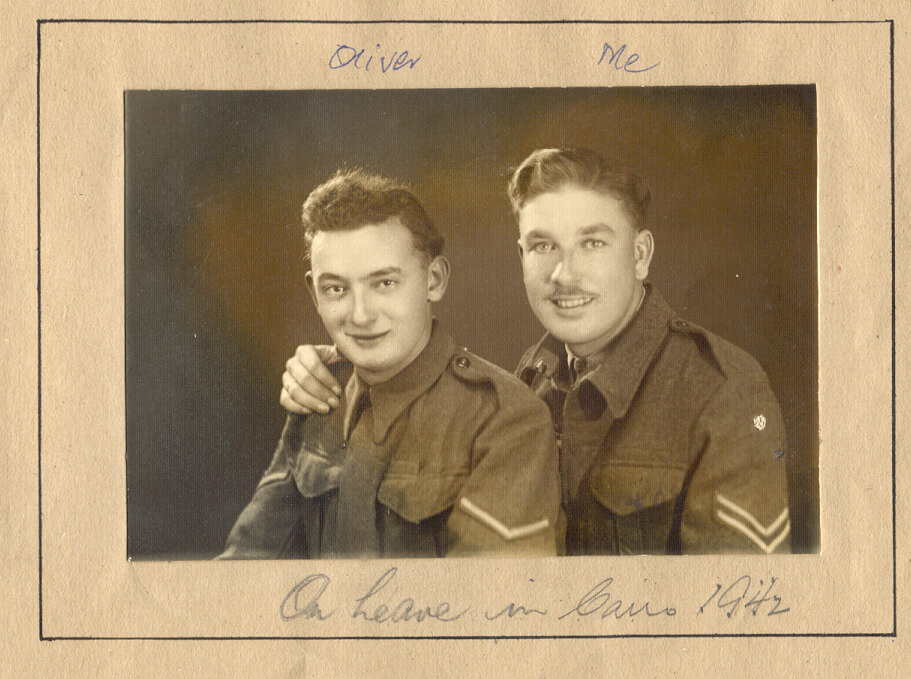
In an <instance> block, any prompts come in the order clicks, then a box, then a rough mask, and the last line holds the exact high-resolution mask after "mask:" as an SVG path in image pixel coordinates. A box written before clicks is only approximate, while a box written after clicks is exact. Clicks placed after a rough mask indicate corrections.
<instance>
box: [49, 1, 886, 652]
mask: <svg viewBox="0 0 911 679" xmlns="http://www.w3.org/2000/svg"><path fill="white" fill-rule="evenodd" d="M71 23H81V24H160V25H196V24H212V25H215V24H302V25H306V24H320V25H363V24H421V25H423V24H428V25H433V24H454V25H504V24H506V25H578V24H582V25H607V24H631V25H659V24H660V25H730V24H775V25H782V24H788V25H791V24H795V25H801V24H804V25H805V24H814V25H827V24H882V23H887V24H889V110H890V117H889V137H890V139H889V148H890V169H891V181H890V185H891V196H890V208H891V220H892V223H891V240H892V248H891V265H892V280H891V285H892V631H891V632H857V633H854V632H831V633H830V632H798V633H781V634H776V633H756V634H749V633H739V634H725V633H706V634H684V633H681V634H558V635H460V636H447V635H436V636H147V637H139V636H123V637H113V636H46V635H45V634H44V587H43V585H44V577H43V576H44V549H43V522H42V521H43V519H42V517H43V515H42V508H43V504H42V494H41V493H42V486H41V452H42V446H41V443H42V439H41V431H42V430H41V424H42V422H41V411H42V409H41V406H42V403H41V384H42V382H41V378H42V373H41V26H42V25H44V24H71ZM35 93H36V100H35V101H36V105H35V129H36V134H35V139H36V142H35V147H36V148H35V151H36V182H35V185H36V191H35V193H36V201H37V215H36V217H37V218H36V227H37V242H36V245H37V247H36V252H37V254H36V259H37V316H38V371H37V378H38V399H37V400H38V404H37V405H38V419H37V425H38V639H39V640H40V641H258V640H262V641H283V640H288V641H354V640H368V641H405V640H408V641H420V640H438V639H442V640H462V639H464V640H482V639H497V640H499V639H502V640H524V639H530V640H534V639H552V640H556V639H669V638H673V639H678V638H679V639H698V638H719V639H731V638H750V637H757V638H768V637H775V638H779V637H781V638H868V637H891V638H895V637H896V636H897V630H898V590H897V580H896V568H897V557H896V548H897V542H896V518H897V515H896V479H895V472H896V456H895V448H896V404H895V386H896V380H895V340H896V334H895V329H896V322H895V20H894V19H856V20H848V19H845V20H822V19H821V20H794V21H787V20H771V19H726V20H715V21H696V20H693V21H680V20H678V21H672V20H639V21H624V20H596V19H557V20H481V19H461V20H456V19H376V20H369V19H347V20H344V19H339V20H333V19H233V20H232V19H221V20H192V19H188V20H180V19H37V21H36V72H35ZM124 163H126V158H125V157H124Z"/></svg>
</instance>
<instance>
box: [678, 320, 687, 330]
mask: <svg viewBox="0 0 911 679" xmlns="http://www.w3.org/2000/svg"><path fill="white" fill-rule="evenodd" d="M677 327H678V328H688V327H690V324H689V323H687V322H686V321H677Z"/></svg>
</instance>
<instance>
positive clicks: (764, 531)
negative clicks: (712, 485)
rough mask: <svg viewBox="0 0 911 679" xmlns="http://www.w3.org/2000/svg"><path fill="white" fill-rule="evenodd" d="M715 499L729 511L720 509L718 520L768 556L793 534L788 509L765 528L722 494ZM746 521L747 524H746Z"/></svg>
mask: <svg viewBox="0 0 911 679" xmlns="http://www.w3.org/2000/svg"><path fill="white" fill-rule="evenodd" d="M715 498H716V499H717V500H718V504H719V505H721V506H723V507H724V508H725V509H726V510H728V511H727V512H726V511H722V509H720V508H719V509H717V510H716V512H715V515H716V516H717V517H718V519H719V520H720V521H722V522H723V523H725V524H726V525H728V526H730V527H731V528H734V529H735V530H737V531H739V532H741V533H743V534H744V535H745V536H746V537H747V538H749V539H750V540H751V541H752V542H753V543H755V544H756V546H758V547H759V548H760V549H761V550H763V551H764V552H765V553H766V554H771V553H772V552H774V551H775V550H776V549H777V548H778V546H779V545H780V544H781V543H782V542H783V541H784V539H785V538H786V537H787V536H788V534H789V533H790V532H791V522H790V520H788V508H787V507H785V508H784V509H783V510H782V511H781V514H779V515H778V518H777V519H775V520H774V521H773V522H772V523H770V524H769V525H768V526H763V525H762V524H761V523H760V522H759V521H758V520H757V519H756V517H755V516H753V515H752V514H751V513H750V512H748V511H747V510H745V509H744V508H743V507H741V506H740V505H738V504H736V503H735V502H732V501H731V500H729V499H728V498H726V497H724V496H723V495H721V494H720V493H719V494H716V496H715ZM728 512H730V513H728ZM745 521H746V522H747V523H745ZM782 526H783V527H782ZM779 531H780V532H779ZM776 534H777V537H774V539H771V540H770V539H769V538H772V537H773V536H775V535H776Z"/></svg>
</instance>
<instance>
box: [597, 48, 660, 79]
mask: <svg viewBox="0 0 911 679" xmlns="http://www.w3.org/2000/svg"><path fill="white" fill-rule="evenodd" d="M625 51H626V43H623V44H622V45H620V47H618V48H617V49H614V48H613V47H612V46H611V44H610V43H609V42H606V43H604V47H603V49H602V50H601V57H600V58H599V59H598V66H600V65H601V63H602V62H603V61H604V59H605V57H607V63H608V64H609V65H611V66H613V67H614V68H615V69H616V70H618V71H624V72H626V73H644V72H645V71H651V70H652V69H653V68H655V67H656V66H657V65H658V64H660V63H661V62H660V61H656V62H655V63H654V64H652V65H651V66H646V67H645V68H633V64H635V63H636V62H637V61H639V54H638V53H636V52H631V53H630V54H628V55H627V56H626V59H625V60H624V58H623V53H624V52H625ZM608 55H609V56H608Z"/></svg>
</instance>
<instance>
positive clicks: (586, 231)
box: [581, 222, 617, 236]
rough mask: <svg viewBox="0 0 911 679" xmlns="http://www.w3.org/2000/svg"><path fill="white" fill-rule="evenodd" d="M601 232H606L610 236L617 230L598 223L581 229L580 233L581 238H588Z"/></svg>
mask: <svg viewBox="0 0 911 679" xmlns="http://www.w3.org/2000/svg"><path fill="white" fill-rule="evenodd" d="M602 231H607V232H609V233H612V234H613V233H616V232H617V230H616V229H615V228H614V227H612V226H611V225H610V224H604V223H603V222H599V223H597V224H592V225H590V226H586V227H585V228H583V229H582V231H581V233H582V235H583V236H589V235H591V234H593V233H601V232H602Z"/></svg>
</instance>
